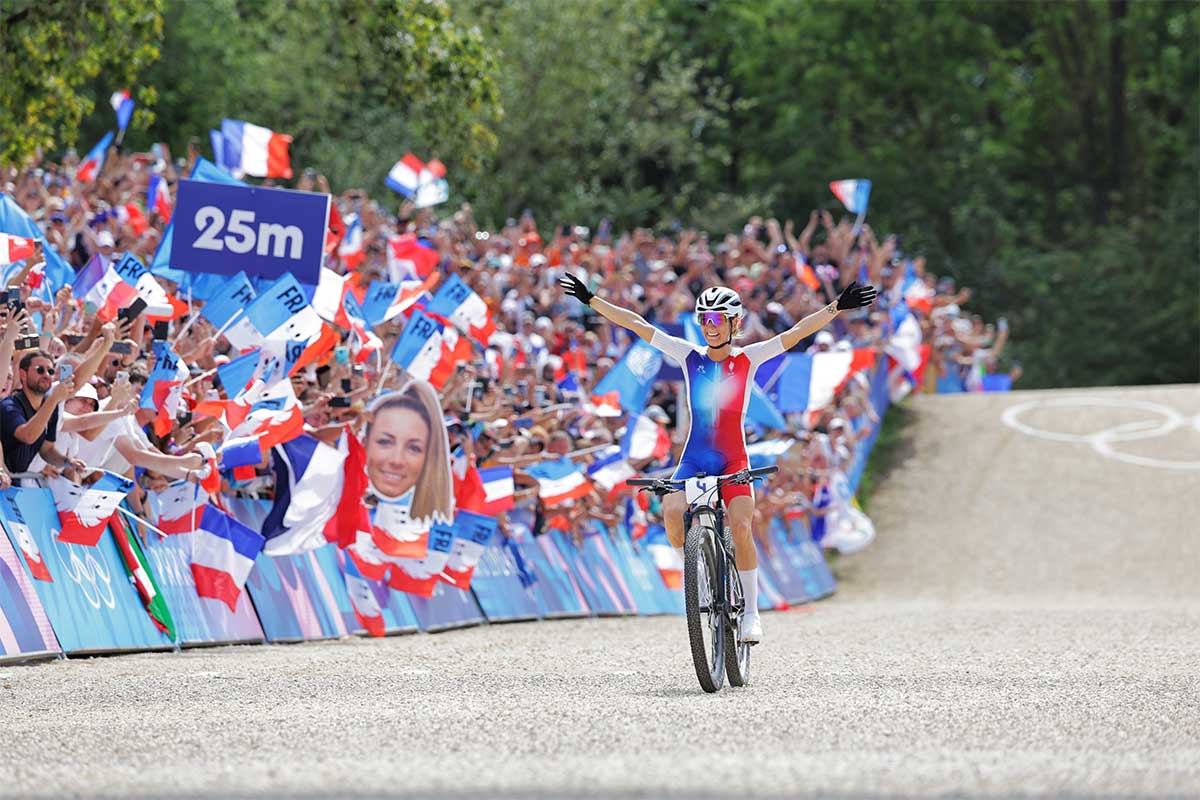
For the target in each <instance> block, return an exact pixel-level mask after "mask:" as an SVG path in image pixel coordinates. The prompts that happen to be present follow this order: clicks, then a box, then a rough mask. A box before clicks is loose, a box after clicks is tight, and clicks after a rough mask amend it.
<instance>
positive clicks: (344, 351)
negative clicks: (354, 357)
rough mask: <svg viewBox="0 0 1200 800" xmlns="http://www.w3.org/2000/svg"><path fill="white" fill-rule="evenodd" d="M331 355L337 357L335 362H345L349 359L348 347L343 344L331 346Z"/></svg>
mask: <svg viewBox="0 0 1200 800" xmlns="http://www.w3.org/2000/svg"><path fill="white" fill-rule="evenodd" d="M333 356H334V358H336V359H337V363H339V364H345V363H346V362H347V361H349V360H350V348H348V347H346V346H345V345H338V346H337V347H335V348H333Z"/></svg>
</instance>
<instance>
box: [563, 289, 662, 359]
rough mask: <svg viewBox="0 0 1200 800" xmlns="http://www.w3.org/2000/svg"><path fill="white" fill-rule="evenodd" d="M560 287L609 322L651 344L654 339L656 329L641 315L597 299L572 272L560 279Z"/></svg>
mask: <svg viewBox="0 0 1200 800" xmlns="http://www.w3.org/2000/svg"><path fill="white" fill-rule="evenodd" d="M558 285H559V286H561V287H562V289H563V291H564V292H566V293H567V294H569V295H571V297H574V298H575V299H576V300H578V301H579V302H581V303H583V304H584V305H585V306H587V307H588V308H590V309H592V310H593V311H595V312H596V313H597V314H599V315H600V316H602V317H604V318H605V319H606V320H608V321H609V322H611V323H613V324H614V325H620V326H621V327H622V328H624V329H625V330H627V331H632V332H633V333H636V334H637V335H638V336H640V337H641V338H642V341H644V342H649V341H650V340H651V339H652V338H653V337H654V331H655V327H654V326H653V325H651V324H650V323H649V322H646V320H644V319H642V316H641V315H640V314H636V313H634V312H633V311H630V310H629V309H627V308H621V307H620V306H615V305H613V304H612V303H610V302H608V301H607V300H602V299H600V298H599V297H596V295H594V294H592V293H591V292H590V291H588V288H587V287H586V286H584V285H583V281H581V280H579V278H576V277H575V276H574V275H572V274H571V273H570V272H565V273H563V276H562V277H561V278H559V279H558Z"/></svg>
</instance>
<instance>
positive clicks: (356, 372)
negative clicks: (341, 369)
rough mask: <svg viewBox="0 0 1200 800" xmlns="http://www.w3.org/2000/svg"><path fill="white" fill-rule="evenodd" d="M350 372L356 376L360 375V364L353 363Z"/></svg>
mask: <svg viewBox="0 0 1200 800" xmlns="http://www.w3.org/2000/svg"><path fill="white" fill-rule="evenodd" d="M351 372H353V373H354V374H355V376H357V377H362V374H363V368H362V364H355V365H354V368H353V369H352V370H351Z"/></svg>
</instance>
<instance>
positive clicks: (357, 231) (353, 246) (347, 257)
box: [331, 206, 367, 270]
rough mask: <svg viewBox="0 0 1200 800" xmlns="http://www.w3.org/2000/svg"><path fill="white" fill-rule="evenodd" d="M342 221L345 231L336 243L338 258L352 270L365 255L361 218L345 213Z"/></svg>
mask: <svg viewBox="0 0 1200 800" xmlns="http://www.w3.org/2000/svg"><path fill="white" fill-rule="evenodd" d="M331 208H334V206H331ZM344 221H345V225H346V232H345V234H344V235H343V236H342V241H341V243H340V244H338V260H340V261H341V262H342V265H343V266H344V267H345V268H346V269H347V270H352V269H356V268H357V267H358V265H359V264H361V263H362V262H363V259H364V258H366V257H367V254H366V252H365V251H364V250H363V228H362V220H361V219H359V218H358V214H347V215H346V216H345V220H344Z"/></svg>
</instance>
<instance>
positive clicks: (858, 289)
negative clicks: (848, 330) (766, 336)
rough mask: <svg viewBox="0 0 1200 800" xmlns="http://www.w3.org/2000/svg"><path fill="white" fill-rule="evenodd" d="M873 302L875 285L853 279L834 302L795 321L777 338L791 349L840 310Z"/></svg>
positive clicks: (784, 346) (824, 324)
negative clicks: (863, 283)
mask: <svg viewBox="0 0 1200 800" xmlns="http://www.w3.org/2000/svg"><path fill="white" fill-rule="evenodd" d="M874 302H875V287H874V286H871V285H870V284H868V285H866V286H859V285H858V282H857V281H855V282H853V283H851V284H850V285H849V286H847V287H846V288H845V289H844V290H843V291H842V293H841V295H839V296H838V299H837V301H836V302H833V303H830V304H829V305H827V306H825V307H824V308H822V309H821V310H820V311H815V312H813V313H812V314H809V315H808V316H807V317H805V318H804V319H802V320H800V321H799V322H797V323H796V324H795V325H793V326H792V327H791V328H789V329H788V330H786V331H784V332H783V333H781V334H779V338H780V339H781V340H782V341H783V349H784V350H791V349H792V348H793V347H795V346H796V345H798V344H800V342H801V341H803V340H804V339H807V338H808V337H809V336H812V335H813V334H814V333H816V332H817V331H819V330H821V328H824V327H825V326H826V325H828V324H829V323H830V322H833V320H834V319H835V318H836V317H837V315H838V314H839V313H840V312H842V311H848V310H850V309H854V308H862V307H863V306H869V305H871V303H874Z"/></svg>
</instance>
